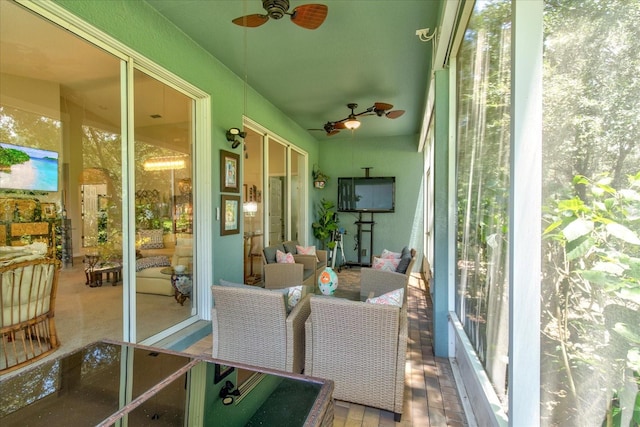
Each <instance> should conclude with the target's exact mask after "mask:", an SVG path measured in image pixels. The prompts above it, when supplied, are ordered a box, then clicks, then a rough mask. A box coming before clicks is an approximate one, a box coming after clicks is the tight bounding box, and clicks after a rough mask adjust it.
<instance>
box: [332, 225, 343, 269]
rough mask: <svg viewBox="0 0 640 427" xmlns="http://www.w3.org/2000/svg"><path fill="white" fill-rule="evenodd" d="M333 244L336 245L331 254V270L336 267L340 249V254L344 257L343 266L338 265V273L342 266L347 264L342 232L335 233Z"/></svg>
mask: <svg viewBox="0 0 640 427" xmlns="http://www.w3.org/2000/svg"><path fill="white" fill-rule="evenodd" d="M333 242H334V243H335V245H334V246H333V253H332V254H331V268H335V267H336V257H337V256H338V248H340V254H341V255H342V264H338V272H340V270H341V268H342V266H343V265H344V263H345V258H344V248H343V247H342V232H340V231H334V232H333Z"/></svg>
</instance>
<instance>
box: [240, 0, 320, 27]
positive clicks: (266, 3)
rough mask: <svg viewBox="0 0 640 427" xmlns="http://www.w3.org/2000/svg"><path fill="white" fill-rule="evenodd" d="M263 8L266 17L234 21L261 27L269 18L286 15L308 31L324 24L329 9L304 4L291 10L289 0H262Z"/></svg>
mask: <svg viewBox="0 0 640 427" xmlns="http://www.w3.org/2000/svg"><path fill="white" fill-rule="evenodd" d="M262 7H263V8H264V10H266V11H267V14H266V15H262V14H260V13H254V14H252V15H245V16H241V17H239V18H236V19H234V20H232V21H231V22H233V23H234V24H236V25H240V26H241V27H251V28H253V27H259V26H260V25H262V24H264V23H266V22H267V21H268V20H269V18H273V19H280V18H282V17H283V16H284V15H289V16H291V22H293V23H294V24H296V25H299V26H301V27H302V28H306V29H308V30H315V29H316V28H318V27H319V26H320V25H322V23H323V22H324V19H325V18H326V17H327V11H328V10H329V8H328V7H327V6H326V5H324V4H303V5H301V6H298V7H296V8H294V9H293V11H291V12H288V10H289V0H262Z"/></svg>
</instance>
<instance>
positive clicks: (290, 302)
mask: <svg viewBox="0 0 640 427" xmlns="http://www.w3.org/2000/svg"><path fill="white" fill-rule="evenodd" d="M303 288H304V287H303V286H302V285H298V286H291V287H289V288H287V289H285V291H286V294H285V299H286V301H285V302H286V304H287V314H289V313H291V310H293V308H294V307H295V306H296V304H298V303H299V302H300V300H301V299H302V290H303Z"/></svg>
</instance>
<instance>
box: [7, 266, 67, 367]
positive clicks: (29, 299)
mask: <svg viewBox="0 0 640 427" xmlns="http://www.w3.org/2000/svg"><path fill="white" fill-rule="evenodd" d="M59 270H60V263H59V261H58V260H56V259H51V258H39V259H32V260H28V261H19V262H12V263H8V264H5V265H3V266H2V267H0V373H6V372H9V371H12V370H14V369H17V368H19V367H21V366H23V365H26V364H29V363H32V362H34V361H36V360H38V359H41V358H43V357H45V356H46V355H48V354H49V353H52V352H53V351H55V350H56V349H57V348H58V347H59V346H60V342H59V341H58V337H57V334H56V327H55V322H54V311H55V300H56V292H57V289H58V274H59Z"/></svg>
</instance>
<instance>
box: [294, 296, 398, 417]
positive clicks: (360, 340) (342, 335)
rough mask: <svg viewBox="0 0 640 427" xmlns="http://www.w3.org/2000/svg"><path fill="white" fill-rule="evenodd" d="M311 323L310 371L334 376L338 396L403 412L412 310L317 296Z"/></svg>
mask: <svg viewBox="0 0 640 427" xmlns="http://www.w3.org/2000/svg"><path fill="white" fill-rule="evenodd" d="M310 304H311V314H310V315H309V318H308V319H307V322H306V324H305V327H306V346H305V374H306V375H310V376H314V377H320V378H326V379H330V380H333V381H334V384H335V389H334V393H333V396H334V398H336V399H338V400H344V401H347V402H354V403H358V404H361V405H365V406H372V407H376V408H380V409H384V410H387V411H390V412H393V413H394V416H395V419H396V421H400V418H401V416H402V406H403V400H404V375H405V361H406V351H407V311H406V303H404V304H403V306H402V307H397V306H391V305H378V304H371V303H367V302H360V301H349V300H346V299H341V298H334V297H327V296H319V295H314V296H312V297H311V301H310Z"/></svg>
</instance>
